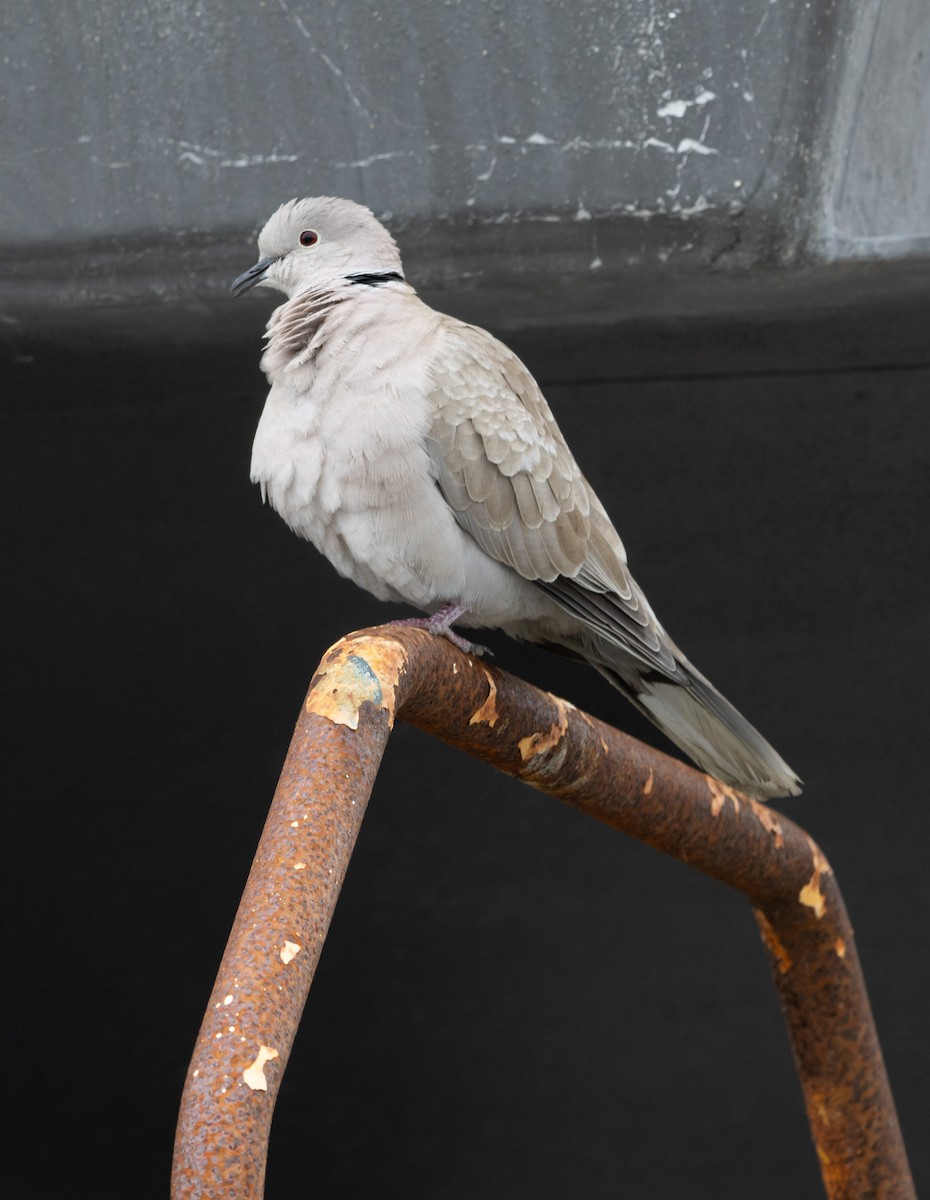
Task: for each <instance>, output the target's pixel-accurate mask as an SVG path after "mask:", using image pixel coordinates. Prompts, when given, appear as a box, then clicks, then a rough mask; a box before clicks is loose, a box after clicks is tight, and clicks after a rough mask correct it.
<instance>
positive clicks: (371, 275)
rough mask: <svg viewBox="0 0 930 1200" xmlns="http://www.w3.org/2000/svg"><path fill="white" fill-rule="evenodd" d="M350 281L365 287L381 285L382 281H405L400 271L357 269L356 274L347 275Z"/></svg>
mask: <svg viewBox="0 0 930 1200" xmlns="http://www.w3.org/2000/svg"><path fill="white" fill-rule="evenodd" d="M346 279H348V281H349V283H360V284H363V285H364V286H365V287H380V286H381V284H382V283H393V282H394V281H397V282H398V283H403V282H404V277H403V275H401V274H400V272H399V271H357V272H356V273H355V274H354V275H346Z"/></svg>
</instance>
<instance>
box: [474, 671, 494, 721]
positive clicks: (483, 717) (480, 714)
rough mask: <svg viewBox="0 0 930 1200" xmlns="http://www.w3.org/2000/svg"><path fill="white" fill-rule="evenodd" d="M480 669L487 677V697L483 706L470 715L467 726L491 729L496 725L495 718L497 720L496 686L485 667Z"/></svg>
mask: <svg viewBox="0 0 930 1200" xmlns="http://www.w3.org/2000/svg"><path fill="white" fill-rule="evenodd" d="M481 669H482V671H484V673H485V676H486V677H487V681H488V696H487V699H486V700H485V702H484V704H482V705H481V707H480V708H479V709H477V710H476V711H475V712H473V713H472V715H471V719H470V720H469V722H468V724H469V725H480V724H482V723H483V724H486V725H490V726H491V728H492V729H493V728H494V726H495V725H496V724H497V718H498V712H497V684H496V683H495V682H494V679H493V678H492V676H491V672H490V671H489V670H488V669H487V667H482V668H481Z"/></svg>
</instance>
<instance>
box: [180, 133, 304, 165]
mask: <svg viewBox="0 0 930 1200" xmlns="http://www.w3.org/2000/svg"><path fill="white" fill-rule="evenodd" d="M160 140H161V141H162V142H164V143H166V144H167V145H169V146H174V147H175V148H176V149H177V150H178V152H179V153H178V162H179V163H181V162H190V163H193V164H194V165H195V166H197V167H206V166H212V167H220V168H223V169H226V168H229V167H233V168H242V167H267V166H273V165H274V164H275V163H292V162H299V161H300V155H299V154H279V153H278V152H277V151H272V152H271V154H246V153H244V152H243V153H240V154H235V153H234V154H230V153H229V151H228V150H217V149H216V148H215V147H213V146H200V145H198V144H197V143H196V142H185V141H180V140H178V139H175V138H161V139H160Z"/></svg>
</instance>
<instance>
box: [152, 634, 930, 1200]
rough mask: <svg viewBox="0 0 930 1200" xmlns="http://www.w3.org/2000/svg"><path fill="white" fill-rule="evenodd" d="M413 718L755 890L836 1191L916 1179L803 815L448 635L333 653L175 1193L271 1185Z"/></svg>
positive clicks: (181, 1154)
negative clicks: (394, 753) (304, 1040)
mask: <svg viewBox="0 0 930 1200" xmlns="http://www.w3.org/2000/svg"><path fill="white" fill-rule="evenodd" d="M397 717H402V718H403V719H404V720H406V721H409V722H410V723H412V724H414V725H416V726H418V727H419V728H421V729H423V730H425V731H426V732H428V733H431V734H434V735H435V736H436V737H439V738H441V739H442V740H444V741H446V742H448V743H449V744H450V745H452V746H455V747H457V748H458V749H461V750H465V751H467V752H468V753H469V754H472V755H474V756H475V757H477V758H480V759H482V760H483V761H485V762H488V763H491V764H492V765H493V766H495V767H497V768H498V769H500V770H502V771H505V772H506V773H507V774H509V775H513V776H516V777H517V778H519V779H522V780H523V781H524V782H526V783H529V784H531V785H532V786H533V787H536V788H539V789H540V790H542V791H544V792H548V793H549V794H550V795H553V796H557V797H558V798H559V799H561V800H564V801H565V802H566V803H568V804H572V805H574V806H575V807H576V808H579V809H581V810H582V811H583V812H586V813H589V814H590V815H591V816H593V817H596V818H597V819H598V820H600V821H603V822H604V823H605V824H607V825H610V826H611V827H612V828H614V829H618V830H621V831H622V832H624V833H627V834H629V835H631V836H632V837H635V838H638V839H639V840H640V841H643V842H647V843H648V844H649V845H651V846H654V847H656V848H657V849H660V850H663V851H665V852H666V853H667V854H670V855H672V856H674V857H675V858H678V859H681V860H682V861H685V862H687V863H688V864H689V865H690V866H693V867H697V868H698V869H699V870H701V871H704V872H705V873H706V874H708V875H711V876H712V877H713V878H715V879H719V880H720V881H721V882H723V883H726V884H729V885H730V886H731V887H734V888H737V889H738V890H739V891H741V892H743V893H744V894H745V895H746V896H747V897H748V899H749V901H750V903H751V904H752V907H753V910H754V912H755V916H756V919H757V921H758V923H759V927H760V930H761V933H762V938H763V941H764V943H765V947H766V950H767V952H768V957H769V960H770V964H771V968H772V975H773V978H774V981H775V985H776V987H777V988H778V991H779V995H780V998H781V1003H782V1009H783V1011H784V1014H785V1021H786V1024H787V1027H788V1033H789V1037H790V1039H791V1045H792V1049H793V1052H794V1058H795V1063H796V1066H797V1070H798V1075H799V1078H800V1082H801V1087H802V1090H803V1092H804V1099H805V1104H806V1107H807V1115H808V1119H809V1121H810V1127H811V1133H812V1135H813V1139H814V1144H815V1147H816V1150H817V1156H818V1159H819V1162H820V1169H821V1174H822V1176H823V1182H824V1187H825V1190H826V1195H827V1196H828V1197H829V1200H852V1198H853V1197H857V1198H862V1197H866V1196H867V1197H870V1198H871V1200H913V1198H914V1197H915V1192H914V1185H913V1182H912V1179H911V1174H910V1170H909V1168H908V1163H907V1155H906V1152H905V1149H904V1144H903V1141H902V1138H901V1132H900V1129H899V1126H898V1120H897V1115H896V1113H895V1108H894V1101H893V1099H892V1095H891V1091H890V1088H889V1085H888V1079H887V1076H886V1073H885V1067H884V1063H883V1061H882V1054H881V1049H880V1047H879V1043H878V1037H877V1034H876V1031H875V1025H874V1021H873V1019H872V1013H871V1010H870V1007H869V1001H868V996H867V994H866V989H865V983H864V980H863V977H862V972H861V969H860V966H859V960H858V956H857V954H856V948H855V943H854V941H853V935H852V929H851V927H850V924H849V919H848V917H847V915H846V911H845V908H844V905H843V899H842V896H841V894H840V891H839V887H838V886H837V883H836V880H835V878H834V875H833V872H832V870H831V868H830V865H829V863H828V862H827V860H826V858H825V856H824V855H823V853H822V851H821V850H820V849H819V848H818V846H817V845H816V844H815V843H814V842H813V841H812V839H811V838H810V837H809V836H808V835H807V834H806V833H805V832H804V831H803V830H802V829H800V828H798V826H796V825H794V824H793V823H792V822H791V821H789V820H788V819H787V818H785V817H783V816H780V815H779V814H778V813H777V812H775V811H774V810H772V809H771V808H768V807H766V806H765V805H762V804H759V803H758V802H756V801H755V800H752V799H750V798H749V797H747V796H744V795H742V794H741V793H739V792H737V791H735V790H734V789H733V788H730V787H727V786H726V785H724V784H721V783H719V782H718V781H717V780H715V779H712V778H711V777H710V776H708V775H704V774H701V773H700V772H699V771H697V770H694V769H693V768H691V767H689V766H687V765H685V764H684V763H682V762H679V761H677V760H676V759H673V758H670V757H668V756H666V755H664V754H661V753H660V752H658V751H656V750H652V749H650V748H649V747H647V746H645V745H643V744H642V743H640V742H637V741H635V740H634V739H632V738H630V737H628V736H627V735H625V734H623V733H621V732H619V731H618V730H616V729H613V728H611V727H610V726H608V725H604V724H602V723H601V722H600V721H597V720H595V719H594V718H592V717H589V716H587V715H586V714H585V713H583V712H581V711H579V710H577V709H575V708H574V707H573V706H572V705H570V704H569V703H567V702H566V701H564V700H560V699H558V698H557V697H555V696H552V695H550V694H548V693H546V692H542V691H539V690H538V689H536V688H534V687H531V686H530V685H529V684H526V683H524V682H523V681H522V680H520V679H516V678H514V677H513V676H511V675H508V674H506V673H505V672H503V671H500V670H497V669H496V668H494V667H491V666H489V665H487V664H486V663H484V662H483V661H482V660H481V659H479V658H476V657H474V656H470V655H467V654H464V653H462V651H460V650H458V649H456V648H455V647H454V646H453V645H452V644H451V643H450V642H448V641H447V640H446V639H445V638H442V637H434V636H433V635H432V634H429V633H427V632H425V631H423V630H420V629H413V628H405V627H402V626H390V625H389V626H382V627H379V628H376V629H368V630H363V631H361V632H359V633H354V634H350V635H348V636H347V637H345V638H343V639H342V640H341V641H340V642H338V643H337V644H336V645H335V646H333V647H332V648H331V649H330V650H329V651H328V652H327V653H326V654H325V655H324V656H323V660H322V662H321V663H320V667H319V670H318V671H317V674H316V675H315V676H314V679H313V681H312V683H311V685H310V690H309V692H308V693H307V698H306V701H305V703H304V706H303V708H302V710H301V712H300V715H299V717H298V720H297V726H296V729H295V731H294V736H293V739H292V741H291V745H290V748H289V750H288V754H287V758H286V760H285V763H284V768H283V770H282V773H281V778H280V781H279V783H278V787H277V790H276V792H275V796H274V800H273V802H272V806H271V810H270V812H269V815H268V820H267V822H266V825H265V828H264V831H263V833H262V837H261V841H260V843H259V846H258V850H257V853H256V856H255V861H254V864H253V866H252V870H251V872H250V874H249V878H248V882H247V884H246V888H245V892H244V895H243V897H242V901H241V904H240V906H239V911H238V914H237V916H236V919H235V923H234V925H233V929H232V932H231V934H230V937H229V942H228V944H227V947H226V953H225V955H224V957H223V961H222V963H221V965H220V969H219V974H218V975H217V980H216V984H215V986H214V989H213V994H212V996H211V997H210V1002H209V1006H208V1008H207V1012H206V1016H205V1017H204V1021H203V1025H202V1027H201V1030H200V1034H199V1037H198V1040H197V1045H196V1048H195V1051H194V1056H193V1060H192V1062H191V1065H190V1070H189V1072H188V1076H187V1081H186V1084H185V1088H184V1094H183V1098H182V1102H181V1113H180V1119H179V1123H178V1132H177V1140H176V1144H175V1158H174V1169H173V1174H172V1197H173V1200H200V1198H201V1197H207V1196H214V1195H222V1196H224V1197H226V1198H227V1200H260V1197H261V1196H262V1192H263V1186H264V1177H265V1163H266V1159H267V1149H268V1137H269V1132H270V1128H271V1118H272V1113H273V1110H274V1104H275V1100H276V1097H277V1093H278V1088H279V1087H280V1083H281V1079H282V1077H283V1074H284V1070H285V1067H286V1066H287V1061H288V1056H289V1054H290V1050H291V1046H292V1044H293V1040H294V1035H295V1033H296V1031H297V1025H298V1022H299V1020H300V1016H301V1013H302V1011H303V1007H304V1003H305V1001H306V999H307V995H308V993H309V990H310V984H311V982H312V980H313V974H314V971H315V969H316V965H317V962H318V961H319V956H320V950H321V949H322V945H323V941H324V939H325V937H326V933H327V930H328V928H329V923H330V920H331V918H332V915H333V911H334V909H335V905H336V900H337V899H338V896H339V891H340V888H341V886H342V882H343V879H344V877H345V873H346V868H347V867H348V863H349V859H350V857H351V854H352V850H353V848H354V845H355V840H356V837H357V836H358V831H359V828H360V826H361V823H362V817H363V815H364V812H365V807H366V804H367V802H368V797H369V796H370V794H371V789H372V787H373V785H374V781H375V777H376V775H377V771H378V767H379V764H380V761H381V757H382V754H383V752H384V748H385V746H386V744H387V741H388V737H389V735H390V732H391V729H392V727H393V724H394V721H395V719H396V718H397Z"/></svg>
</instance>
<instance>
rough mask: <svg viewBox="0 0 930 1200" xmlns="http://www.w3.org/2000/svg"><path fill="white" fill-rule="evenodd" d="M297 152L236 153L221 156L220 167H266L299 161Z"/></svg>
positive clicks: (218, 164)
mask: <svg viewBox="0 0 930 1200" xmlns="http://www.w3.org/2000/svg"><path fill="white" fill-rule="evenodd" d="M299 161H300V155H299V154H238V155H237V156H236V157H235V158H221V159H220V161H219V162H218V163H217V166H220V167H239V168H241V167H267V166H271V165H273V164H274V163H289V162H299Z"/></svg>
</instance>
